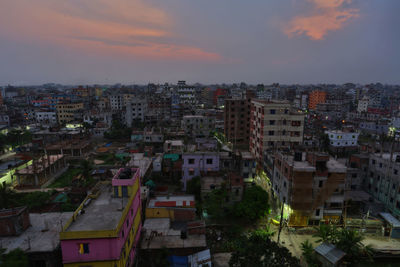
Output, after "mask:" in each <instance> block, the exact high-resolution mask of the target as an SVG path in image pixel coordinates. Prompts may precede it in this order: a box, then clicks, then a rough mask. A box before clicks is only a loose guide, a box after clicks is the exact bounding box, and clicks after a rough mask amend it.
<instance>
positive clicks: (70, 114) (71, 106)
mask: <svg viewBox="0 0 400 267" xmlns="http://www.w3.org/2000/svg"><path fill="white" fill-rule="evenodd" d="M56 109H57V118H58V123H59V124H63V123H66V122H70V121H73V120H75V119H76V118H78V117H82V116H81V115H82V110H83V103H68V104H57V106H56Z"/></svg>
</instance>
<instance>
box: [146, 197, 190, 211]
mask: <svg viewBox="0 0 400 267" xmlns="http://www.w3.org/2000/svg"><path fill="white" fill-rule="evenodd" d="M194 206H195V201H194V196H193V195H184V196H157V197H155V198H152V199H151V200H150V202H149V205H148V207H149V208H154V207H188V208H189V207H194Z"/></svg>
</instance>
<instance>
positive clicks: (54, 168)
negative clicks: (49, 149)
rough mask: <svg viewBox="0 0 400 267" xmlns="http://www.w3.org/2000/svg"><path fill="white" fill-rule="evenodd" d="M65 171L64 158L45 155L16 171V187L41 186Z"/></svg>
mask: <svg viewBox="0 0 400 267" xmlns="http://www.w3.org/2000/svg"><path fill="white" fill-rule="evenodd" d="M66 169H67V163H66V161H65V156H64V155H61V154H58V155H46V156H43V157H40V158H39V159H33V160H32V164H31V165H28V166H26V167H25V168H23V169H21V170H18V171H16V173H15V174H16V176H17V186H42V185H44V184H46V183H47V182H49V181H50V180H51V179H52V178H54V177H56V176H57V175H59V174H61V173H63V172H64V171H65V170H66Z"/></svg>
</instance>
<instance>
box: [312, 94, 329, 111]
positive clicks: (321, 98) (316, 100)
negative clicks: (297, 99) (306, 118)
mask: <svg viewBox="0 0 400 267" xmlns="http://www.w3.org/2000/svg"><path fill="white" fill-rule="evenodd" d="M325 101H326V92H324V91H319V90H315V91H312V92H311V93H310V94H309V95H308V108H309V109H312V110H315V109H316V108H317V105H318V104H320V103H325Z"/></svg>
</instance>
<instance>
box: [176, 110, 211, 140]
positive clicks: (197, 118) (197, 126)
mask: <svg viewBox="0 0 400 267" xmlns="http://www.w3.org/2000/svg"><path fill="white" fill-rule="evenodd" d="M181 127H182V129H183V130H184V131H185V133H186V134H187V135H190V136H193V137H203V136H209V134H210V132H211V131H212V130H214V129H215V117H208V116H202V115H187V116H183V118H182V123H181Z"/></svg>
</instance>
